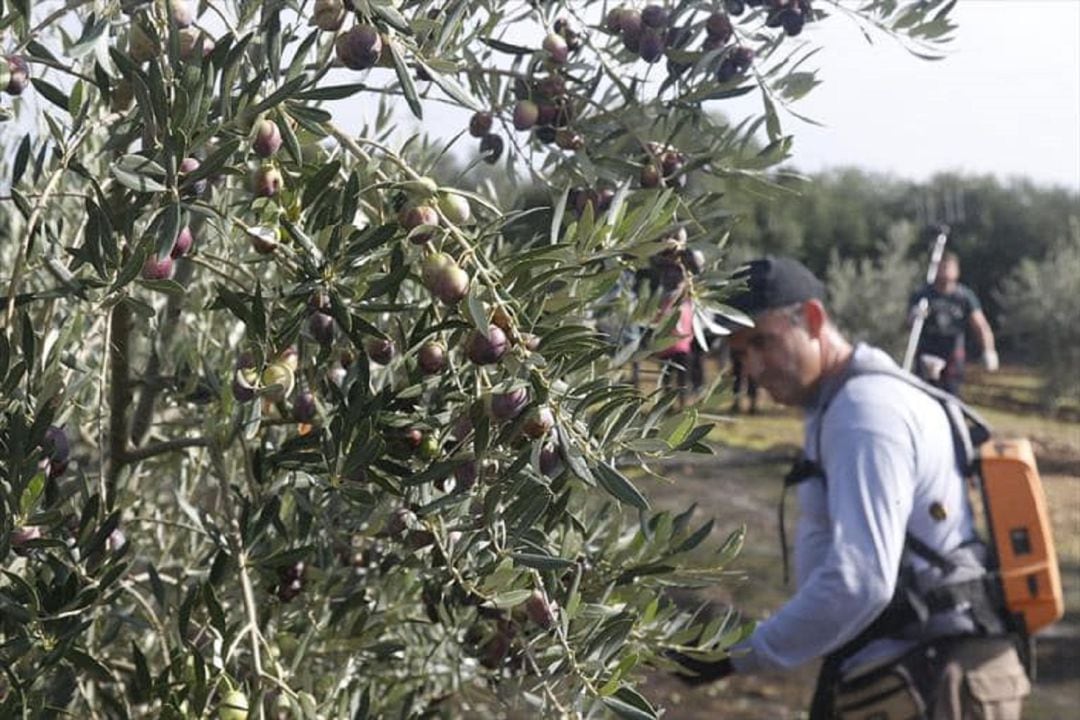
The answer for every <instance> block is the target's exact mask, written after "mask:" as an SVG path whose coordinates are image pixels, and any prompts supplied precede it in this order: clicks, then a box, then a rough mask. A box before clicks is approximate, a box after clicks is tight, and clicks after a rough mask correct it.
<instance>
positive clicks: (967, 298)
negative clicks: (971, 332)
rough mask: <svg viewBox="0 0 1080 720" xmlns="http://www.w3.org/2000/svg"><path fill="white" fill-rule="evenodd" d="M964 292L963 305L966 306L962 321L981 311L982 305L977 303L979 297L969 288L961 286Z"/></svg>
mask: <svg viewBox="0 0 1080 720" xmlns="http://www.w3.org/2000/svg"><path fill="white" fill-rule="evenodd" d="M962 287H963V292H964V304H965V305H966V306H967V307H966V308H965V309H966V313H965V316H964V319H965V320H966V319H967V318H969V317H971V315H972V314H973V313H975V312H977V311H979V310H982V305H981V304H980V303H979V296H978V295H976V294H975V291H974V290H972V289H971V288H969V287H968V286H967V285H963V286H962Z"/></svg>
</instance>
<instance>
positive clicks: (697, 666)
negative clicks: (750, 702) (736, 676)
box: [665, 650, 735, 687]
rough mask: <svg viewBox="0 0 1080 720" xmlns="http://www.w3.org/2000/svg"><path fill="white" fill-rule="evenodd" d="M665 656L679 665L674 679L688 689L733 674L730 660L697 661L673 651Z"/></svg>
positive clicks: (733, 669)
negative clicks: (678, 680)
mask: <svg viewBox="0 0 1080 720" xmlns="http://www.w3.org/2000/svg"><path fill="white" fill-rule="evenodd" d="M665 655H666V656H667V658H668V659H669V660H674V661H675V662H676V663H678V664H679V669H678V670H676V671H675V677H677V678H679V679H680V680H682V681H683V683H684V684H686V685H689V686H690V687H697V686H698V685H706V684H708V683H711V682H714V681H716V680H719V679H721V678H726V677H727V676H728V675H731V674H732V673H734V672H735V666H734V665H732V664H731V658H726V657H725V658H721V659H719V660H713V661H707V660H697V659H696V658H692V657H689V656H687V655H684V654H682V653H681V652H677V651H675V650H668V651H667V652H666V653H665Z"/></svg>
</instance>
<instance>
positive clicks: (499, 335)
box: [465, 325, 510, 365]
mask: <svg viewBox="0 0 1080 720" xmlns="http://www.w3.org/2000/svg"><path fill="white" fill-rule="evenodd" d="M509 347H510V342H509V340H507V339H506V333H504V332H503V331H502V329H501V328H499V326H498V325H489V326H488V333H487V335H486V336H485V335H484V333H482V332H480V331H479V330H473V331H472V332H471V333H469V335H468V337H467V338H466V340H465V348H466V350H465V354H466V356H467V357H468V358H469V359H470V360H472V361H473V362H474V363H476V364H477V365H493V364H495V363H497V362H499V360H501V359H502V357H503V355H505V354H506V351H507V349H508V348H509Z"/></svg>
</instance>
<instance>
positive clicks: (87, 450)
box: [0, 0, 951, 718]
mask: <svg viewBox="0 0 1080 720" xmlns="http://www.w3.org/2000/svg"><path fill="white" fill-rule="evenodd" d="M950 5H951V3H946V2H942V1H941V0H938V1H936V2H912V3H905V4H903V5H901V4H898V3H897V2H893V1H892V0H882V1H878V2H871V3H868V4H867V5H866V6H865V7H864V8H862V9H861V10H860V11H858V12H855V11H853V10H851V9H849V8H847V7H845V6H844V5H841V4H828V3H820V2H815V3H813V5H812V3H811V2H810V1H809V0H797V1H796V0H769V1H768V2H762V1H760V0H759V1H757V2H753V1H747V2H742V1H741V0H728V1H727V2H724V3H722V4H720V3H716V4H712V3H708V2H698V1H690V0H680V1H679V2H672V3H670V4H667V5H649V6H646V7H641V8H636V7H630V6H619V7H607V6H606V5H605V4H604V3H599V2H574V3H570V2H565V3H562V2H531V3H517V4H516V3H505V2H488V1H479V2H478V1H465V0H448V1H447V2H438V3H436V2H430V1H428V0H352V1H351V2H348V3H344V4H343V2H341V0H317V1H316V2H310V1H308V0H288V1H286V0H266V1H264V2H259V3H254V2H239V1H235V0H201V1H200V2H197V3H196V2H187V1H186V0H168V1H166V0H152V1H148V0H66V2H60V1H56V2H35V3H31V2H28V1H27V0H7V1H6V2H2V3H0V32H2V33H3V35H2V43H3V53H4V55H3V60H4V62H0V88H3V89H5V90H6V93H7V95H8V96H9V97H8V98H7V99H6V100H5V101H4V104H3V105H2V110H0V112H2V113H3V116H4V118H5V120H6V121H7V125H6V128H5V129H4V130H3V138H4V143H3V147H4V148H5V158H4V164H3V168H4V173H3V181H2V184H0V187H2V188H3V190H2V193H3V196H4V197H3V204H2V206H0V207H2V208H3V216H2V217H3V224H2V227H0V268H2V269H0V283H2V284H0V293H2V294H0V502H2V503H3V513H2V516H3V523H4V524H3V528H2V533H0V562H2V563H3V570H4V573H3V577H2V579H0V641H2V642H0V668H2V670H3V673H2V674H0V715H3V716H4V717H52V716H61V715H72V716H77V717H206V716H208V715H210V714H214V713H216V714H217V715H218V717H220V718H244V717H248V716H255V717H266V716H268V715H269V716H272V717H305V718H314V717H327V718H338V717H356V718H362V717H389V716H401V717H406V716H408V717H413V716H425V717H429V716H447V717H451V716H462V715H465V716H474V717H475V716H497V715H499V714H503V713H511V714H513V713H518V714H520V713H522V712H534V713H540V714H541V715H544V716H550V715H566V716H598V715H602V714H604V713H608V712H614V713H615V714H617V715H620V716H623V717H632V718H644V717H654V716H655V714H656V711H655V710H654V709H653V707H652V705H651V704H650V703H649V701H648V700H647V699H645V698H644V697H642V696H641V695H640V694H639V693H638V692H637V691H636V690H635V689H634V686H635V681H636V679H637V678H640V676H641V674H642V673H643V672H644V671H645V670H646V669H647V668H650V667H651V668H659V669H660V670H662V671H663V670H671V669H672V668H673V664H672V662H671V660H670V659H669V657H670V651H679V652H683V653H688V654H694V655H696V656H698V657H700V658H706V659H707V658H712V657H720V656H722V655H723V654H724V653H725V652H726V649H727V648H728V647H729V646H730V645H731V644H732V643H733V642H734V641H736V640H737V639H738V638H739V637H741V636H742V635H743V634H744V633H745V632H746V626H745V625H742V624H740V623H739V622H738V621H736V620H734V619H733V618H731V617H727V618H719V619H716V620H713V621H711V622H708V623H702V622H699V621H698V620H697V619H696V618H695V615H694V614H693V613H691V612H687V611H685V610H683V609H680V608H679V607H676V606H675V605H673V604H672V603H670V602H668V601H667V600H666V599H665V597H664V592H663V591H664V588H665V587H669V586H672V585H679V586H700V585H705V584H710V583H717V582H720V581H721V580H722V579H723V570H724V568H725V566H726V564H727V563H728V562H729V561H730V559H731V558H732V557H733V555H734V554H735V553H736V552H737V549H738V546H739V543H740V538H741V536H740V533H739V532H738V531H736V532H733V533H730V534H728V535H727V536H726V539H725V537H724V536H721V537H719V538H716V537H713V536H712V532H711V531H712V524H711V523H710V522H700V521H694V520H693V519H692V517H691V513H690V512H689V511H687V512H684V513H681V514H671V513H667V512H658V511H655V510H653V509H652V508H651V507H650V504H649V501H648V500H647V498H646V497H645V496H644V495H643V494H642V493H641V492H640V491H639V490H638V489H637V488H636V487H635V484H634V481H635V479H636V478H639V477H641V476H642V475H644V474H648V473H652V472H653V470H652V467H653V465H654V464H655V461H656V460H657V459H659V458H662V457H664V456H667V455H669V454H671V453H677V452H704V451H707V449H708V448H707V446H706V445H705V439H706V436H707V434H708V433H709V431H710V426H709V425H703V424H699V422H698V417H697V416H696V415H695V414H694V413H693V412H689V413H686V414H681V413H673V412H672V411H671V408H672V404H673V401H674V397H673V395H672V394H671V393H670V392H666V391H655V392H652V391H647V390H646V391H641V390H639V389H637V388H636V387H634V386H633V385H631V384H630V383H628V382H627V381H626V380H625V377H626V373H625V372H624V370H625V369H626V368H628V367H629V365H630V364H631V363H634V362H636V361H638V360H640V359H642V358H644V357H648V356H649V355H650V353H651V352H653V351H654V349H655V348H656V347H657V346H659V345H662V344H663V343H664V342H667V340H666V339H665V338H667V337H669V336H670V335H671V332H672V328H673V326H674V319H675V315H676V314H672V313H666V312H663V311H662V309H663V308H666V307H670V306H671V305H672V304H673V302H679V301H680V299H682V298H687V299H690V300H692V302H693V303H694V304H695V306H696V308H697V313H696V328H695V330H696V331H697V333H698V334H699V335H701V334H704V333H705V332H707V331H709V330H710V329H711V330H713V331H716V330H717V328H716V327H715V323H714V318H715V316H716V315H717V314H725V313H727V314H731V313H730V312H729V311H728V310H727V309H726V308H725V307H724V305H723V298H724V295H725V293H726V292H728V291H729V288H727V287H726V284H725V281H724V279H723V278H724V273H723V272H722V271H721V269H720V262H721V249H722V245H723V228H724V227H725V225H724V223H725V222H726V221H727V217H728V213H727V211H726V210H725V207H724V202H723V197H722V194H721V193H719V192H715V191H712V190H708V191H706V190H703V189H702V188H703V187H706V184H705V183H699V182H698V179H700V178H720V179H721V180H723V181H725V182H729V183H731V182H736V181H744V180H745V181H753V180H754V179H755V178H759V179H762V181H764V180H763V176H762V175H760V173H762V171H764V170H765V169H767V168H769V167H770V166H773V165H775V164H776V163H777V162H780V161H782V160H783V159H785V158H786V157H788V155H789V153H790V148H791V143H792V139H791V137H790V136H789V135H786V134H784V132H783V130H782V127H781V118H782V117H786V115H785V110H784V108H786V107H787V106H788V104H789V103H790V102H791V101H793V100H795V99H797V98H798V97H800V96H801V95H803V94H805V93H806V92H807V91H809V90H810V89H811V88H812V87H813V86H814V84H816V82H817V80H816V76H815V73H814V72H813V71H811V70H809V69H807V67H806V65H805V61H806V60H807V58H808V57H809V56H810V55H811V54H812V53H813V51H814V47H813V44H812V43H807V42H806V41H805V35H801V34H802V32H803V30H804V25H810V26H812V23H816V22H821V21H824V20H825V19H826V18H827V17H828V16H829V15H830V14H839V15H844V16H847V17H848V18H849V19H854V20H855V21H856V22H858V23H860V24H862V25H864V26H865V27H871V26H879V27H882V28H885V29H886V30H889V29H892V31H896V32H902V33H903V34H904V37H906V38H907V39H908V41H909V42H911V43H912V47H913V48H914V49H920V48H921V50H919V51H920V52H921V51H924V50H926V49H927V48H932V47H933V46H934V44H935V43H936V42H938V41H939V40H941V39H942V38H944V37H945V36H946V35H947V33H948V32H949V30H950V28H951V26H950V24H949V21H948V20H947V13H948V10H949V7H950ZM819 6H824V7H819ZM754 92H757V93H760V97H761V108H762V109H761V111H760V114H759V116H758V117H756V118H752V119H749V120H747V121H745V122H743V123H741V124H738V125H734V126H732V125H729V124H727V123H726V122H724V121H723V120H722V119H721V118H720V117H719V116H718V115H716V114H715V110H717V109H718V108H722V107H723V102H722V101H724V100H725V99H729V98H733V97H736V96H740V95H744V94H746V93H754ZM442 108H450V109H451V112H450V113H445V112H442V110H441V109H442ZM455 112H456V113H457V115H455V114H454V113H455ZM358 113H359V114H360V115H362V122H361V121H360V119H358V118H357V114H358ZM408 115H411V116H413V117H414V118H415V121H416V128H417V130H416V133H415V134H412V133H411V131H410V130H409V129H408V128H407V124H406V122H405V119H404V118H405V117H406V116H408ZM452 117H461V118H463V119H462V121H461V123H460V124H461V127H460V129H459V131H453V130H450V129H448V128H447V127H446V125H447V122H448V121H447V120H446V118H452ZM432 130H437V132H430V131H432ZM676 138H678V142H677V143H676V141H675V139H676ZM762 138H763V139H764V140H763V142H762V141H761V140H762ZM748 148H756V149H754V150H752V151H751V150H748ZM448 156H454V157H457V158H459V159H461V158H464V162H466V163H467V164H468V165H469V167H468V168H466V172H464V173H458V174H454V175H446V174H441V173H440V171H439V168H442V167H445V166H446V163H445V162H443V160H445V158H446V157H448ZM476 164H480V165H483V166H485V167H486V164H491V165H494V166H496V167H497V169H498V177H499V178H500V179H502V180H504V182H498V183H495V182H488V181H473V180H470V178H481V179H482V178H483V177H484V176H483V174H480V173H476V172H474V171H473V170H474V168H473V167H472V166H474V165H476ZM488 177H489V178H490V177H491V175H490V173H489V174H488ZM515 179H516V180H515ZM515 183H517V184H515ZM525 184H529V185H532V186H538V187H540V188H541V189H542V190H543V191H544V193H546V196H547V198H548V199H547V202H546V205H545V206H544V207H540V208H537V207H535V206H533V207H529V208H525V207H523V206H522V205H520V204H519V203H518V198H517V197H516V193H515V190H514V188H515V187H518V186H523V185H525ZM708 187H713V186H708ZM635 278H639V279H640V278H647V279H649V280H650V282H644V283H640V282H639V283H635V281H634V279H635ZM631 325H642V326H652V327H653V330H654V332H653V333H652V334H651V338H652V340H651V343H652V344H651V345H642V344H641V341H640V339H634V340H632V341H628V340H626V337H624V336H623V335H622V334H614V333H612V332H610V328H612V327H623V328H624V327H629V326H631ZM634 337H635V338H640V337H641V335H640V334H638V335H636V336H634Z"/></svg>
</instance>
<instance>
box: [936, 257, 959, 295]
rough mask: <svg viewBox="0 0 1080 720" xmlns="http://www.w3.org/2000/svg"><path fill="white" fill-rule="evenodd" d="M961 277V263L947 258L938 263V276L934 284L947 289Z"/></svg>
mask: <svg viewBox="0 0 1080 720" xmlns="http://www.w3.org/2000/svg"><path fill="white" fill-rule="evenodd" d="M959 279H960V264H959V263H957V262H956V261H955V260H952V259H949V258H946V259H945V260H942V261H941V265H938V271H937V278H936V279H935V280H934V285H936V286H937V287H938V288H939V289H947V288H950V287H952V286H953V285H955V284H956V281H957V280H959Z"/></svg>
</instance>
